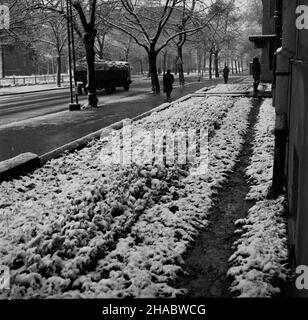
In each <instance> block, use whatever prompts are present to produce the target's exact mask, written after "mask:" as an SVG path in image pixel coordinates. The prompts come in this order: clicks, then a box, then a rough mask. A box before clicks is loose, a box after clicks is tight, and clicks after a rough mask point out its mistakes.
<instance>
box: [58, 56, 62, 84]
mask: <svg viewBox="0 0 308 320" xmlns="http://www.w3.org/2000/svg"><path fill="white" fill-rule="evenodd" d="M57 87H59V88H60V87H61V56H60V55H59V56H58V57H57Z"/></svg>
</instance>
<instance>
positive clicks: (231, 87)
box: [207, 84, 251, 93]
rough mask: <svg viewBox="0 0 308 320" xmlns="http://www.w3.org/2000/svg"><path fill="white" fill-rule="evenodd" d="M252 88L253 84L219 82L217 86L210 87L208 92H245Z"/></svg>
mask: <svg viewBox="0 0 308 320" xmlns="http://www.w3.org/2000/svg"><path fill="white" fill-rule="evenodd" d="M249 89H251V85H247V84H218V85H217V86H215V87H213V88H211V89H209V90H208V91H207V92H208V93H213V92H215V93H219V92H245V91H248V90H249Z"/></svg>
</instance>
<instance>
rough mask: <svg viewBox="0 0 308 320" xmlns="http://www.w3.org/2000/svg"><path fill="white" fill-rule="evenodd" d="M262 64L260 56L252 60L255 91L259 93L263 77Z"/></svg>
mask: <svg viewBox="0 0 308 320" xmlns="http://www.w3.org/2000/svg"><path fill="white" fill-rule="evenodd" d="M261 74H262V72H261V65H260V62H259V58H258V57H255V58H254V59H253V62H252V76H253V92H254V93H257V92H258V91H259V90H258V86H259V84H260V79H261Z"/></svg>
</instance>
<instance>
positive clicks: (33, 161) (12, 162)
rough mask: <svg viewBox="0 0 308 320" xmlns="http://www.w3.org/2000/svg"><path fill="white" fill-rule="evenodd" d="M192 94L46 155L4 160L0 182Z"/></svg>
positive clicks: (0, 169)
mask: <svg viewBox="0 0 308 320" xmlns="http://www.w3.org/2000/svg"><path fill="white" fill-rule="evenodd" d="M193 96H194V95H193V94H188V95H186V96H183V97H181V98H179V99H177V100H175V101H173V102H171V103H164V104H162V105H160V106H158V107H156V108H153V109H151V110H149V111H146V112H144V113H142V114H140V115H138V116H136V117H134V118H132V119H123V120H121V121H119V122H116V123H114V124H112V125H110V126H108V127H105V128H102V129H100V130H98V131H95V132H92V133H90V134H88V135H86V136H84V137H82V138H79V139H77V140H74V141H72V142H69V143H67V144H65V145H63V146H61V147H59V148H57V149H54V150H52V151H50V152H48V153H45V154H43V155H41V156H38V155H37V154H34V153H31V152H27V153H22V154H20V155H18V156H17V157H14V158H11V159H8V160H5V161H2V162H0V182H2V181H7V180H10V179H12V178H15V177H19V176H21V175H24V174H29V173H31V172H32V171H33V170H35V169H38V168H39V167H42V166H43V165H45V164H46V163H47V162H48V161H50V160H52V159H57V158H59V157H61V156H62V155H63V154H65V153H71V152H74V151H77V150H80V149H82V148H83V147H85V146H86V145H87V144H88V143H89V142H90V141H91V140H95V139H99V138H102V137H106V136H108V135H109V134H110V132H111V131H113V130H120V129H122V128H123V126H124V123H125V122H127V121H129V122H135V121H138V120H140V119H142V118H145V117H147V116H149V115H151V114H152V113H154V112H159V111H162V110H165V109H167V108H169V107H171V106H173V105H174V104H177V103H180V102H184V101H187V100H189V99H190V98H192V97H193Z"/></svg>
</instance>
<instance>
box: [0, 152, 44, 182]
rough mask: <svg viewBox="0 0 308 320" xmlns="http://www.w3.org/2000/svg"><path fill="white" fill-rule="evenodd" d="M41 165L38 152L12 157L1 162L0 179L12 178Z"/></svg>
mask: <svg viewBox="0 0 308 320" xmlns="http://www.w3.org/2000/svg"><path fill="white" fill-rule="evenodd" d="M40 166H41V162H40V158H39V156H38V155H37V154H35V153H31V152H27V153H22V154H20V155H18V156H16V157H14V158H12V159H8V160H5V161H2V162H0V181H5V180H10V179H12V178H15V177H18V176H20V175H22V174H25V173H29V172H31V171H32V170H34V169H37V168H39V167H40Z"/></svg>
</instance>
